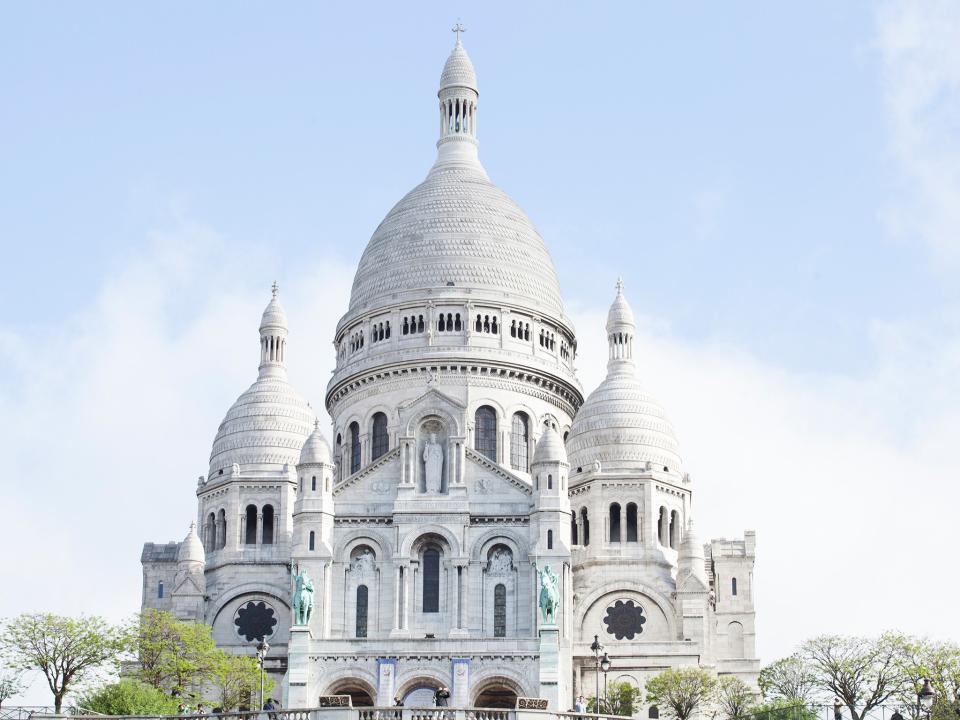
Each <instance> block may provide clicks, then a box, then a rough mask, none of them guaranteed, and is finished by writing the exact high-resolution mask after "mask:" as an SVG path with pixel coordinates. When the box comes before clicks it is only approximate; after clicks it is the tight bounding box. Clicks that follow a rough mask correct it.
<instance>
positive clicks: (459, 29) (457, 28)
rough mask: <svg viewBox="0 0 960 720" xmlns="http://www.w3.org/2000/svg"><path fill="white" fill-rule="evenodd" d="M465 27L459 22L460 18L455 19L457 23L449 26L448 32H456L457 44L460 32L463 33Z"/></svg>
mask: <svg viewBox="0 0 960 720" xmlns="http://www.w3.org/2000/svg"><path fill="white" fill-rule="evenodd" d="M466 31H467V29H466V28H465V27H464V26H463V25H461V24H460V20H457V24H456V25H454V26H453V27H452V28H450V32H455V33H456V34H457V45H459V44H460V33H465V32H466Z"/></svg>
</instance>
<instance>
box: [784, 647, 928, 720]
mask: <svg viewBox="0 0 960 720" xmlns="http://www.w3.org/2000/svg"><path fill="white" fill-rule="evenodd" d="M908 649H909V639H908V638H906V637H904V636H902V635H897V634H894V633H887V634H885V635H882V636H880V637H879V638H877V639H871V638H861V637H845V636H840V635H823V636H821V637H817V638H813V639H812V640H808V641H807V642H805V643H804V644H803V646H802V647H801V650H800V656H801V657H802V658H803V660H804V662H805V663H806V664H807V665H808V666H809V668H810V669H811V671H812V672H813V674H814V677H815V678H816V684H817V686H818V687H819V688H821V689H823V690H825V691H827V692H829V693H830V694H832V695H835V696H836V697H838V698H840V702H842V703H843V704H844V705H846V706H847V709H848V710H849V711H850V717H851V718H852V720H861V719H862V718H863V717H864V716H866V715H867V714H868V713H869V712H870V711H871V710H873V709H874V708H876V707H877V706H879V705H882V704H883V703H885V702H886V701H887V700H888V699H890V698H892V697H896V696H897V695H898V694H899V693H900V692H902V690H903V687H904V685H905V684H906V683H907V681H908V678H907V674H906V672H905V670H904V667H903V658H904V657H905V655H906V653H907V652H908Z"/></svg>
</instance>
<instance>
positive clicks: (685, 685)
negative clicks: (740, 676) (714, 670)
mask: <svg viewBox="0 0 960 720" xmlns="http://www.w3.org/2000/svg"><path fill="white" fill-rule="evenodd" d="M716 684H717V680H716V678H715V677H713V676H712V675H711V674H710V673H709V672H707V671H706V670H704V669H702V668H671V669H669V670H664V671H663V672H662V673H660V674H659V675H655V676H654V677H652V678H650V679H649V680H648V681H647V685H646V690H647V702H648V703H651V704H654V705H656V706H657V707H658V708H660V711H661V712H663V713H665V714H666V715H667V716H668V717H674V718H676V719H677V720H687V718H689V717H690V716H691V715H693V714H694V713H695V712H696V711H697V710H698V709H699V708H700V707H701V706H704V705H706V704H708V703H709V702H710V700H712V698H713V693H714V690H715V688H716Z"/></svg>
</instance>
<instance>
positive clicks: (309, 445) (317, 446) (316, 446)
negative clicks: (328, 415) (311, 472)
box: [297, 420, 333, 465]
mask: <svg viewBox="0 0 960 720" xmlns="http://www.w3.org/2000/svg"><path fill="white" fill-rule="evenodd" d="M332 456H333V455H332V453H331V452H330V445H329V444H328V443H327V439H326V438H325V437H324V436H323V433H321V432H320V421H319V420H316V421H314V423H313V432H312V433H310V437H308V438H307V441H306V442H305V443H304V444H303V449H302V450H300V460H299V461H298V462H297V464H298V465H311V464H319V463H326V464H327V465H332V464H333V461H332V460H331V458H332Z"/></svg>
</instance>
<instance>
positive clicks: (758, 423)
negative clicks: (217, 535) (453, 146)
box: [0, 0, 960, 702]
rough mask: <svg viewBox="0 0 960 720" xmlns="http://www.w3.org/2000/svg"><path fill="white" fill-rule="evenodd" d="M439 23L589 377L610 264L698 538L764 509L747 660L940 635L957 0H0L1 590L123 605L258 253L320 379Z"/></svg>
mask: <svg viewBox="0 0 960 720" xmlns="http://www.w3.org/2000/svg"><path fill="white" fill-rule="evenodd" d="M458 19H459V20H460V21H462V22H463V23H464V25H465V26H466V27H467V32H466V34H465V36H464V44H465V46H466V48H467V50H468V52H469V53H470V56H471V58H472V59H473V62H474V64H475V66H476V69H477V73H478V77H479V84H480V104H479V115H478V131H479V137H480V156H481V159H482V161H483V163H484V165H485V167H486V168H487V170H488V172H489V174H490V176H491V178H492V179H493V180H494V181H495V182H496V183H497V184H498V185H499V186H500V187H501V188H503V189H504V190H505V191H506V192H507V193H508V194H509V195H511V197H513V198H514V200H516V201H517V203H518V204H519V205H520V206H521V207H522V208H524V210H525V211H526V213H527V214H528V216H529V217H530V218H531V219H532V221H533V222H534V224H535V225H536V226H537V227H538V229H539V231H540V233H541V234H542V235H543V237H544V238H545V240H546V242H547V245H548V247H549V250H550V252H551V255H552V257H553V260H554V263H555V265H556V269H557V272H558V275H559V277H560V280H561V284H562V287H563V292H564V299H565V302H566V307H567V310H568V313H569V314H570V315H571V317H572V318H573V320H574V322H575V324H576V326H577V331H578V338H579V360H578V374H579V377H580V379H581V381H582V383H583V385H584V388H585V389H586V390H587V391H590V390H592V389H593V388H594V387H596V385H597V383H599V381H600V380H601V379H602V377H603V373H604V364H605V358H606V355H605V353H606V349H605V341H604V332H603V322H604V318H605V315H606V310H607V307H608V306H609V304H610V302H611V300H612V298H613V293H614V283H615V282H616V279H617V276H618V275H622V276H623V279H624V282H625V285H626V293H627V297H628V298H629V301H630V303H631V304H632V306H633V309H634V311H635V313H636V315H637V318H638V323H639V331H638V338H637V346H636V354H637V356H638V373H639V374H640V376H641V378H642V380H643V382H644V383H645V385H646V387H647V388H648V390H649V391H650V392H651V393H653V395H654V396H656V397H657V398H658V399H659V400H660V401H661V403H662V404H663V405H664V406H665V408H666V409H667V412H668V414H669V415H670V417H671V419H672V420H673V423H674V425H675V427H676V429H677V434H678V437H679V440H680V444H681V450H682V453H683V458H684V463H685V466H686V469H687V470H689V472H690V473H691V475H692V477H693V480H694V492H695V495H694V504H695V505H694V509H695V514H696V517H697V529H698V533H699V534H700V536H701V537H702V538H709V537H728V538H730V537H738V536H741V535H742V533H743V531H744V530H745V529H754V530H756V531H757V543H758V548H757V552H758V557H757V565H756V573H755V574H756V588H757V605H758V613H757V648H758V651H759V654H760V657H761V659H762V660H763V661H764V662H770V661H772V660H774V659H776V658H778V657H781V656H783V655H785V654H788V653H789V652H791V651H792V650H793V648H794V647H795V646H796V645H797V644H798V643H799V642H801V641H802V640H804V639H805V638H808V637H811V636H813V635H816V634H819V633H826V632H840V633H850V634H854V633H857V634H868V635H869V634H876V633H879V632H881V631H883V630H885V629H888V628H897V629H901V630H904V631H906V632H912V633H917V634H929V635H931V636H933V637H938V638H952V639H954V640H960V620H958V619H957V617H956V614H955V612H954V610H953V606H954V604H955V603H954V602H953V601H952V600H953V598H956V597H958V596H960V579H958V578H960V575H958V574H957V573H956V572H954V571H952V567H953V565H954V564H955V563H954V559H955V558H954V555H955V553H954V548H955V547H956V543H957V539H958V533H957V530H956V528H955V522H956V521H955V517H956V512H955V508H956V507H957V506H958V505H960V486H958V482H960V460H958V457H957V455H958V453H957V450H958V446H960V443H958V439H960V372H958V371H960V283H958V282H957V281H956V278H957V277H958V271H960V5H958V4H956V3H954V2H949V1H944V2H937V1H935V0H929V1H926V0H916V1H913V0H889V1H888V2H879V3H867V2H848V3H832V2H817V1H815V0H814V1H811V2H806V3H794V4H786V3H738V2H734V3H722V4H720V3H683V4H675V3H674V4H654V3H626V2H624V3H612V2H610V3H547V2H529V3H522V4H521V3H507V2H491V3H484V4H483V5H482V7H481V6H479V5H478V4H467V3H465V2H452V3H451V2H447V3H428V2H423V3H416V4H414V3H402V4H388V3H383V4H366V3H365V4H359V3H356V4H351V3H337V4H332V3H329V4H320V3H287V4H284V5H282V6H278V5H276V4H273V3H257V2H241V3H225V2H210V3H190V2H164V3H124V2H107V1H105V2H99V3H82V4H81V3H73V4H67V3H53V2H29V3H27V2H8V3H4V4H2V5H0V108H2V112H0V263H2V264H0V267H2V268H3V270H4V272H3V282H2V283H0V308H2V310H0V458H2V462H3V473H2V475H0V503H2V507H3V508H4V512H5V522H4V526H5V534H6V537H7V539H8V544H7V546H6V550H5V551H3V552H2V553H0V574H2V575H0V576H2V578H3V588H4V589H3V591H2V592H0V617H4V616H7V617H9V616H12V615H15V614H17V613H20V612H24V611H34V610H50V611H54V612H61V613H71V614H76V613H96V614H102V615H105V616H107V617H108V618H110V619H120V618H123V617H126V616H129V615H130V614H132V613H133V612H135V611H136V610H137V609H138V608H139V603H140V588H141V575H140V565H139V555H140V550H141V547H142V543H143V542H144V541H147V540H151V541H157V542H165V541H168V540H175V539H180V538H182V537H183V535H184V534H185V533H186V530H187V527H188V525H189V522H190V520H191V519H192V518H193V517H194V516H195V513H196V505H195V502H196V499H195V495H194V493H195V488H196V478H197V476H198V475H201V474H203V473H204V472H206V467H207V464H206V463H207V458H208V455H209V450H210V443H211V441H212V440H213V436H214V434H215V432H216V429H217V426H218V425H219V423H220V421H221V419H222V417H223V414H224V413H225V412H226V410H227V409H228V408H229V407H230V405H231V403H232V402H233V400H234V399H235V398H236V397H237V396H238V395H239V394H240V393H241V392H242V391H243V390H244V389H246V387H247V386H248V385H249V383H250V382H252V381H253V379H254V378H255V375H256V364H257V361H258V357H259V356H258V347H257V324H258V322H259V317H260V313H261V311H262V309H263V307H264V306H265V304H266V302H267V300H268V299H269V288H270V284H271V283H272V282H273V281H274V280H276V281H277V282H278V283H279V284H280V287H281V296H282V298H283V302H284V305H285V307H286V309H287V312H288V314H289V316H290V324H291V329H290V345H289V366H290V378H291V381H292V382H293V384H294V385H295V386H296V387H297V388H298V389H299V391H300V392H301V393H302V394H303V395H304V396H305V397H306V398H308V399H309V400H310V401H311V402H312V403H313V405H314V407H315V408H317V409H320V408H322V405H323V397H324V389H325V387H326V382H327V380H328V379H329V377H330V371H331V370H332V368H333V360H334V357H333V350H332V345H331V340H332V337H333V329H334V326H335V323H336V321H337V319H338V318H339V317H340V315H341V314H342V313H343V312H344V311H345V309H346V305H347V300H348V297H349V290H350V284H351V278H352V274H353V271H354V268H355V266H356V263H357V261H358V259H359V257H360V254H361V252H362V251H363V248H364V246H365V244H366V241H367V239H368V238H369V237H370V235H371V233H372V232H373V230H374V229H375V228H376V226H377V224H378V223H379V221H380V220H381V219H382V218H383V216H384V215H385V214H386V213H387V211H388V210H389V209H390V207H391V206H392V205H393V204H394V203H395V202H396V201H397V200H398V199H399V198H400V197H402V196H403V194H404V193H406V192H407V191H408V190H409V189H410V188H412V187H413V186H414V185H416V184H417V183H419V182H420V181H421V180H422V179H423V177H424V175H425V174H426V171H427V170H428V169H429V167H430V165H431V164H432V161H433V158H434V155H435V148H434V143H435V140H436V138H435V132H436V118H435V105H436V90H437V83H438V79H439V75H440V70H441V68H442V66H443V62H444V60H445V59H446V56H447V54H448V53H449V51H450V48H451V47H452V44H453V35H452V34H451V33H450V31H449V29H450V27H451V26H452V25H453V23H454V22H456V21H457V20H458ZM943 554H946V557H947V559H946V560H945V561H943V562H942V563H941V559H942V555H943ZM941 564H943V565H944V566H945V571H944V570H940V571H937V572H933V570H934V569H935V568H936V567H939V566H941ZM39 685H40V683H36V685H35V687H34V689H33V690H31V692H30V693H29V694H28V696H27V699H28V700H30V701H33V702H45V701H46V700H45V698H46V693H45V692H43V691H42V688H39Z"/></svg>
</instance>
